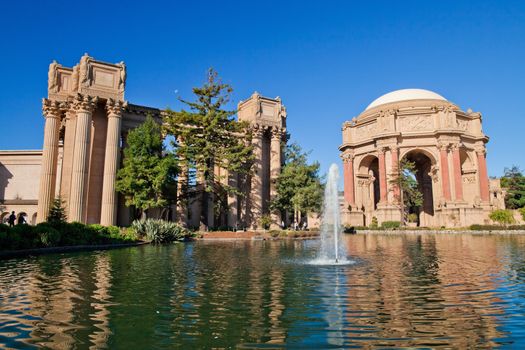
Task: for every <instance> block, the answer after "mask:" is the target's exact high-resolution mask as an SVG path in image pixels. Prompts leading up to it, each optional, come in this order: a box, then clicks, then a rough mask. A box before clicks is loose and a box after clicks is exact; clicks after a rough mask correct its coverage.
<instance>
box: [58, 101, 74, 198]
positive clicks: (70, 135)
mask: <svg viewBox="0 0 525 350" xmlns="http://www.w3.org/2000/svg"><path fill="white" fill-rule="evenodd" d="M75 122H76V112H75V110H74V109H73V106H71V105H70V106H69V109H68V110H67V111H66V132H65V134H64V159H63V165H62V185H61V186H60V196H61V197H62V200H63V201H64V203H65V206H66V208H69V193H70V188H71V169H72V163H73V150H74V149H75Z"/></svg>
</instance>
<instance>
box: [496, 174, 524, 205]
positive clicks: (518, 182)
mask: <svg viewBox="0 0 525 350" xmlns="http://www.w3.org/2000/svg"><path fill="white" fill-rule="evenodd" d="M501 187H503V188H505V189H506V190H507V195H506V196H505V206H506V207H507V208H508V209H519V208H523V207H525V176H524V175H523V172H522V171H521V169H520V168H518V167H517V166H516V165H514V166H512V167H511V168H505V175H503V177H502V178H501Z"/></svg>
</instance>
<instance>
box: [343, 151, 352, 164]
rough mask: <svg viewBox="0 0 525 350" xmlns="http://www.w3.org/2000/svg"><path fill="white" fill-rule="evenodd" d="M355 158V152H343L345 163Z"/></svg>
mask: <svg viewBox="0 0 525 350" xmlns="http://www.w3.org/2000/svg"><path fill="white" fill-rule="evenodd" d="M354 158H355V155H354V153H353V152H345V153H343V154H341V159H342V160H343V163H348V162H351V161H353V160H354Z"/></svg>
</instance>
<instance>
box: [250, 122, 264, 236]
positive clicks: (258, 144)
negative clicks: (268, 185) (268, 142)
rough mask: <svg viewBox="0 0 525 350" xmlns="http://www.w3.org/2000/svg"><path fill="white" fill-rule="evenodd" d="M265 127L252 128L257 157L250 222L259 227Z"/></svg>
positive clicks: (254, 167) (252, 185)
mask: <svg viewBox="0 0 525 350" xmlns="http://www.w3.org/2000/svg"><path fill="white" fill-rule="evenodd" d="M263 134H264V129H263V128H262V127H261V126H259V125H257V124H256V125H254V126H253V130H252V146H253V154H254V157H255V159H254V160H253V172H252V178H251V183H252V184H251V193H250V209H251V211H250V214H251V215H250V224H251V226H252V227H253V228H258V227H259V222H258V221H259V219H260V218H261V216H262V193H263V188H262V179H261V176H262V152H263V150H262V137H263Z"/></svg>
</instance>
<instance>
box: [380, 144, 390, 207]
mask: <svg viewBox="0 0 525 350" xmlns="http://www.w3.org/2000/svg"><path fill="white" fill-rule="evenodd" d="M385 151H386V149H385V148H383V147H382V148H379V149H378V160H379V195H380V199H379V202H381V203H383V204H386V203H387V200H388V199H387V198H388V197H387V190H388V187H387V183H386V162H385Z"/></svg>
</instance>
